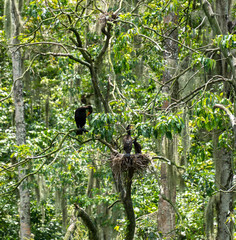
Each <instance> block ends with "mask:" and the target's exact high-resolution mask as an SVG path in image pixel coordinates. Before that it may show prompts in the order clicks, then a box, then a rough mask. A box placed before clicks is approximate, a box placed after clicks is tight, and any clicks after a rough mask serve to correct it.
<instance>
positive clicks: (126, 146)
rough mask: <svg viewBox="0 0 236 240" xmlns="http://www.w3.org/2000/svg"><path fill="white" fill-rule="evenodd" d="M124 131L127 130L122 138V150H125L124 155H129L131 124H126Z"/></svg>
mask: <svg viewBox="0 0 236 240" xmlns="http://www.w3.org/2000/svg"><path fill="white" fill-rule="evenodd" d="M126 132H127V135H125V136H124V138H123V145H124V150H125V152H126V154H125V155H126V156H127V157H129V156H130V153H131V150H132V145H133V140H132V137H131V125H128V126H127V128H126Z"/></svg>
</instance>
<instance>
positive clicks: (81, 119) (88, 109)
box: [75, 105, 93, 135]
mask: <svg viewBox="0 0 236 240" xmlns="http://www.w3.org/2000/svg"><path fill="white" fill-rule="evenodd" d="M92 112H93V108H92V106H90V105H89V106H83V107H79V108H77V109H76V110H75V122H76V125H77V128H78V130H77V132H76V135H82V134H83V132H88V130H86V129H85V128H84V125H85V123H86V118H87V117H88V116H89V115H90V114H91V113H92Z"/></svg>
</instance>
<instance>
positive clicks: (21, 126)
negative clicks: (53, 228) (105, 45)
mask: <svg viewBox="0 0 236 240" xmlns="http://www.w3.org/2000/svg"><path fill="white" fill-rule="evenodd" d="M19 34H20V14H19V6H18V5H17V4H16V2H15V1H14V0H11V39H12V41H11V43H12V45H13V47H12V48H11V56H12V68H13V84H14V88H13V97H14V105H15V124H16V143H17V145H18V146H20V145H23V144H25V138H26V130H25V119H24V101H23V81H22V73H23V59H22V55H21V51H20V49H19V47H17V46H16V45H17V44H19V40H18V36H19ZM26 168H27V167H22V166H19V168H18V174H19V180H20V179H22V178H24V177H25V175H26V170H27V169H26ZM19 195H20V205H19V213H20V237H21V239H22V240H23V239H24V240H25V239H30V236H31V230H30V198H29V189H28V186H27V179H25V180H24V181H23V182H22V183H21V184H20V186H19Z"/></svg>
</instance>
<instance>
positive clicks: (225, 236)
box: [213, 134, 233, 240]
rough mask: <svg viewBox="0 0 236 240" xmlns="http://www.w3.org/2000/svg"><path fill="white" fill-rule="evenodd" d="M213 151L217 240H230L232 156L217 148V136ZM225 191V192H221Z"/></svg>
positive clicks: (215, 135) (231, 227)
mask: <svg viewBox="0 0 236 240" xmlns="http://www.w3.org/2000/svg"><path fill="white" fill-rule="evenodd" d="M213 144H214V145H213V147H214V148H213V150H214V153H213V154H214V155H213V157H214V161H215V168H216V173H215V181H216V186H217V189H220V192H219V194H218V195H217V198H216V213H217V223H218V226H217V237H216V239H217V240H231V239H232V238H231V236H233V235H232V234H233V222H232V221H231V220H230V219H229V217H230V215H231V214H233V192H232V191H229V192H227V190H229V189H230V188H231V187H232V181H233V171H232V160H233V154H232V152H231V151H230V150H227V149H225V148H221V147H219V134H214V138H213ZM223 191H225V192H223Z"/></svg>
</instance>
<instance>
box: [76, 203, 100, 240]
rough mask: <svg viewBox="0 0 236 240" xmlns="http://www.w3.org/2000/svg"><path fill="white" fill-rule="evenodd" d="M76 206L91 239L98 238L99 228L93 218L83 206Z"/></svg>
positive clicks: (95, 239)
mask: <svg viewBox="0 0 236 240" xmlns="http://www.w3.org/2000/svg"><path fill="white" fill-rule="evenodd" d="M74 206H75V210H76V212H77V214H78V217H81V219H82V220H83V222H84V224H85V226H86V227H87V228H88V230H89V233H90V234H89V239H91V240H98V239H99V238H98V229H97V227H96V226H95V224H94V223H93V221H92V219H91V218H90V216H89V215H88V214H87V213H86V212H85V211H84V209H83V208H81V207H80V206H79V205H78V204H74Z"/></svg>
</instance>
